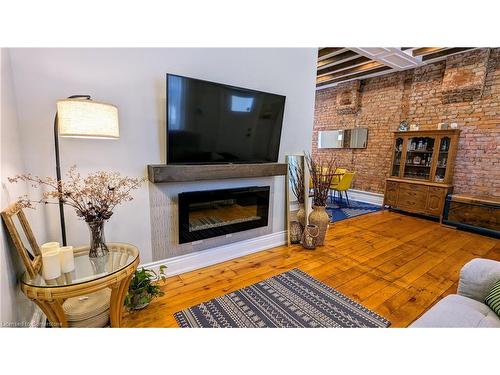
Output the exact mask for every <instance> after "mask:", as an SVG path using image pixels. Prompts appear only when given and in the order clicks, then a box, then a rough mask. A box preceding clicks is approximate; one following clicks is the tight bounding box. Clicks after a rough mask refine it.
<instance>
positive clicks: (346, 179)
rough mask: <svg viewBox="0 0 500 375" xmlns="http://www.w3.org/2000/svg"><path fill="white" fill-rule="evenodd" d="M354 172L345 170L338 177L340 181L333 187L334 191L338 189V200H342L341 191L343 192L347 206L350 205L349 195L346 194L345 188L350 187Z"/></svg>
mask: <svg viewBox="0 0 500 375" xmlns="http://www.w3.org/2000/svg"><path fill="white" fill-rule="evenodd" d="M354 175H355V172H346V173H344V175H343V176H342V178H341V179H340V182H339V183H338V184H337V185H336V186H335V187H334V188H333V190H334V191H338V192H339V194H340V201H342V192H344V193H345V198H346V200H347V206H348V207H351V204H350V203H349V197H348V196H347V190H349V189H350V188H351V185H352V180H353V179H354Z"/></svg>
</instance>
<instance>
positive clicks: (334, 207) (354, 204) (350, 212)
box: [326, 198, 382, 222]
mask: <svg viewBox="0 0 500 375" xmlns="http://www.w3.org/2000/svg"><path fill="white" fill-rule="evenodd" d="M349 203H350V207H349V206H348V205H347V201H346V200H345V199H342V201H340V202H339V199H338V198H337V199H335V200H334V201H333V203H332V202H331V201H330V198H328V205H327V207H326V212H328V215H330V221H331V222H336V221H341V220H345V219H349V218H351V217H356V216H360V215H365V214H369V213H372V212H377V211H380V210H381V209H382V207H381V206H377V205H374V204H371V203H364V202H358V201H353V200H351V199H349Z"/></svg>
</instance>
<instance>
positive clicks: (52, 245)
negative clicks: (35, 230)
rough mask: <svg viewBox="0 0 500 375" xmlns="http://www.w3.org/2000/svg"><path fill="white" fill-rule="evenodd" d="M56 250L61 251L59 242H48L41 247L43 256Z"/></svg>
mask: <svg viewBox="0 0 500 375" xmlns="http://www.w3.org/2000/svg"><path fill="white" fill-rule="evenodd" d="M54 250H59V242H46V243H44V244H43V245H42V246H40V251H41V252H42V254H43V253H46V252H49V251H54Z"/></svg>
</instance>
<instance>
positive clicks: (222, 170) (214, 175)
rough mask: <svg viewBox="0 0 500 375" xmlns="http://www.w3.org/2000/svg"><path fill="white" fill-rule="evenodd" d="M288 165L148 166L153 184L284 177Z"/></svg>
mask: <svg viewBox="0 0 500 375" xmlns="http://www.w3.org/2000/svg"><path fill="white" fill-rule="evenodd" d="M286 174H287V164H286V163H262V164H209V165H169V164H152V165H148V178H149V181H151V182H152V183H155V184H156V183H162V182H186V181H203V180H222V179H229V178H251V177H269V176H284V175H286Z"/></svg>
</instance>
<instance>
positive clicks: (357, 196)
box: [348, 189, 384, 206]
mask: <svg viewBox="0 0 500 375" xmlns="http://www.w3.org/2000/svg"><path fill="white" fill-rule="evenodd" d="M348 194H349V199H352V200H353V201H358V202H364V203H371V204H375V205H377V206H382V204H383V203H384V194H380V193H373V192H371V191H363V190H355V189H349V190H348Z"/></svg>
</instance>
